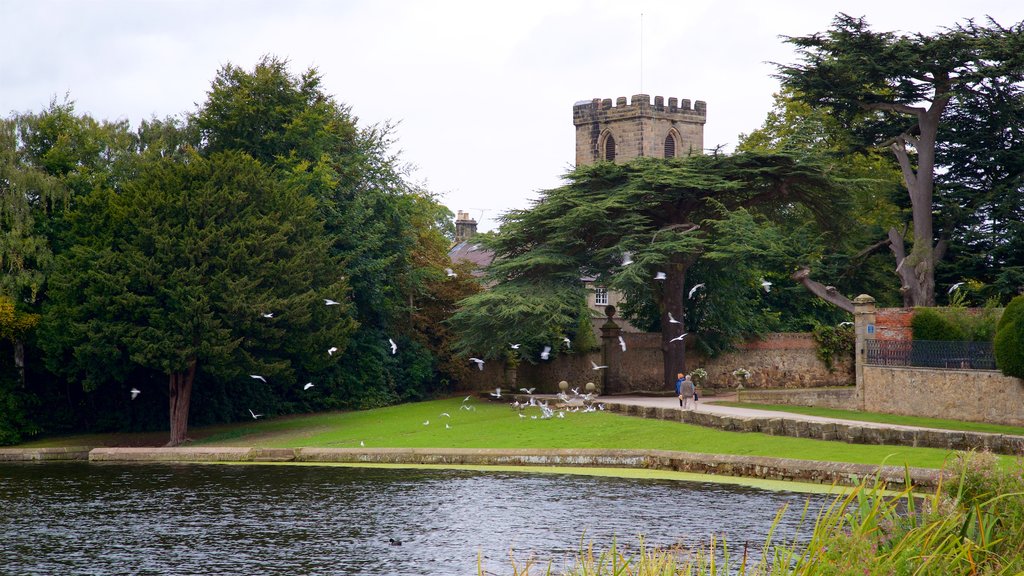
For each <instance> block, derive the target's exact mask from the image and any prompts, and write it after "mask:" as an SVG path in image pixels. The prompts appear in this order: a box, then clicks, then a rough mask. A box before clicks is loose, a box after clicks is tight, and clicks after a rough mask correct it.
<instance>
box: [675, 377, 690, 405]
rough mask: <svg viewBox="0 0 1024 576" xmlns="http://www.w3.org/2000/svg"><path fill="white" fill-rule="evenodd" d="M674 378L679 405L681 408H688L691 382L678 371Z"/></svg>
mask: <svg viewBox="0 0 1024 576" xmlns="http://www.w3.org/2000/svg"><path fill="white" fill-rule="evenodd" d="M678 376H679V379H678V380H676V396H678V397H679V407H680V408H682V409H683V410H689V409H690V400H691V399H692V398H693V382H691V381H690V379H689V378H687V377H686V374H683V373H682V372H680V373H679V375H678Z"/></svg>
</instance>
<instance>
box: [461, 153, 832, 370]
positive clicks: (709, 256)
mask: <svg viewBox="0 0 1024 576" xmlns="http://www.w3.org/2000/svg"><path fill="white" fill-rule="evenodd" d="M567 180H568V183H567V184H566V185H565V186H562V187H561V188H556V189H554V190H549V191H547V192H545V193H544V195H543V196H542V197H541V199H540V200H538V201H537V202H536V203H535V204H534V206H533V207H532V208H530V209H527V210H515V211H511V212H509V213H508V214H506V215H505V216H504V218H503V222H502V227H501V230H500V232H499V233H498V234H496V235H495V236H494V238H493V239H492V240H491V241H490V242H489V246H490V247H491V248H493V249H494V251H495V262H494V263H493V264H492V265H491V266H490V267H489V269H488V280H489V281H490V282H491V283H493V284H494V286H493V287H492V288H490V289H489V290H488V291H486V292H484V293H482V294H480V295H478V296H475V297H472V298H470V299H468V300H466V301H465V302H464V309H463V310H462V311H461V312H460V313H459V314H458V315H456V317H455V318H453V322H454V323H457V325H459V326H460V327H466V328H465V331H464V332H463V337H462V344H461V346H462V349H464V350H469V349H471V348H472V347H474V346H476V347H477V348H476V349H477V350H481V349H482V350H483V351H485V352H488V353H490V354H496V353H497V351H498V350H499V349H500V348H501V347H502V346H507V343H508V342H509V341H517V340H510V337H513V336H519V335H522V337H523V339H525V338H530V339H531V340H530V341H531V342H533V343H534V344H533V346H534V347H537V346H541V345H542V344H543V343H544V342H548V343H553V344H555V345H557V344H559V343H560V342H561V337H560V336H561V335H564V334H566V333H568V332H569V331H570V330H572V329H573V328H574V327H575V325H576V323H575V321H576V318H577V314H576V312H577V310H578V303H579V301H580V299H581V298H582V297H583V286H582V283H581V282H580V277H581V276H593V277H595V278H597V282H598V283H600V284H604V285H607V286H609V287H611V288H613V289H618V290H621V291H623V292H624V293H626V296H627V299H631V300H634V301H639V300H640V299H641V298H644V297H646V298H647V299H648V300H649V301H650V302H651V305H650V306H649V307H647V310H650V311H654V310H656V311H657V312H656V316H657V324H658V325H659V326H660V327H661V329H662V350H663V352H664V362H665V374H666V386H668V385H670V384H671V381H672V380H673V378H672V375H674V374H675V373H676V372H678V371H680V369H682V368H683V367H684V366H685V351H684V347H683V346H682V345H680V341H678V340H673V339H674V338H676V337H677V336H678V335H679V334H680V333H682V332H683V331H684V330H685V329H686V328H685V327H686V326H687V325H686V324H676V323H673V322H671V320H670V315H671V318H674V319H677V320H680V321H683V322H685V318H686V314H685V310H684V306H685V305H686V302H687V300H688V299H687V292H688V291H687V288H689V287H690V284H689V283H688V282H687V280H688V273H689V272H690V271H691V269H692V268H693V266H694V265H695V264H696V263H698V262H702V261H703V262H705V263H706V264H707V265H708V266H717V270H720V271H721V272H722V273H721V274H719V275H715V274H708V276H705V277H702V280H703V281H706V282H707V283H708V290H709V292H710V291H712V290H714V286H715V285H716V284H717V285H718V286H721V287H722V288H723V291H725V290H727V288H726V287H727V286H729V284H730V282H734V281H736V279H738V283H739V285H734V286H733V288H732V290H735V291H742V290H745V291H746V293H748V294H750V295H751V298H752V299H751V300H747V302H754V303H756V302H757V300H756V295H757V294H758V293H759V291H761V292H760V293H765V292H764V291H763V290H762V288H761V285H760V277H759V274H760V271H761V269H762V268H761V267H759V266H757V265H752V264H751V263H750V262H751V260H748V259H747V257H748V256H750V257H755V256H757V257H761V258H763V259H765V258H766V257H768V256H769V255H770V258H767V259H768V260H770V259H771V258H776V257H781V258H785V257H784V256H779V255H780V254H784V253H785V252H786V250H787V249H788V247H786V246H781V245H779V244H778V240H779V236H777V235H776V234H775V233H774V231H773V230H772V229H771V227H766V226H765V224H766V223H767V222H769V221H770V219H771V218H772V217H776V216H779V215H781V214H785V213H786V212H787V211H788V210H790V209H791V207H792V206H795V205H798V204H800V205H804V206H806V207H807V208H808V209H809V210H810V212H809V214H813V215H815V216H818V217H824V216H825V214H826V212H828V213H829V215H830V216H834V215H835V214H836V213H837V212H838V211H840V210H841V208H842V201H841V195H838V194H837V191H838V190H839V188H838V186H837V183H836V182H835V181H834V180H832V179H831V178H830V177H829V176H828V174H827V173H826V171H825V169H824V167H823V166H822V165H820V164H818V163H816V162H814V161H812V160H810V159H809V158H800V157H797V156H795V155H791V154H765V153H757V152H747V153H740V154H736V155H732V156H719V155H715V156H693V157H688V158H684V159H671V160H660V159H652V158H641V159H638V160H635V161H633V162H630V163H628V164H612V163H598V164H595V165H593V166H582V167H578V168H577V169H576V170H575V171H573V172H571V173H570V174H569V175H568V176H567ZM625 256H628V259H626V261H629V262H630V263H628V264H624V257H625ZM658 272H663V273H664V279H657V276H658V275H657V273H658ZM710 301H717V302H719V307H718V309H717V310H718V313H720V314H722V315H723V316H722V317H728V318H729V319H730V320H735V321H736V322H742V321H743V319H744V318H747V319H750V318H755V317H756V315H752V314H749V312H750V311H751V310H750V308H744V309H743V310H742V311H741V313H733V312H737V310H736V309H733V310H732V311H730V310H729V308H728V306H727V303H728V302H730V301H731V300H730V299H729V296H728V295H725V296H723V297H722V299H721V300H718V297H717V296H716V297H715V298H713V299H709V302H710ZM641 307H642V306H641ZM729 324H730V323H729V322H723V323H721V324H719V325H717V326H716V327H715V329H716V330H717V329H721V330H729V329H730V328H729ZM709 328H710V326H709ZM752 331H756V328H753V329H752ZM708 332H711V330H708ZM730 336H731V335H730ZM724 339H728V337H726V338H724ZM519 341H522V340H519ZM555 348H556V349H557V346H555Z"/></svg>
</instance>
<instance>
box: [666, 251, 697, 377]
mask: <svg viewBox="0 0 1024 576" xmlns="http://www.w3.org/2000/svg"><path fill="white" fill-rule="evenodd" d="M691 263H692V260H691V259H687V258H682V257H673V258H672V260H671V262H670V264H669V269H668V270H667V271H666V273H665V285H664V286H663V291H662V294H661V352H662V358H663V361H664V371H665V374H664V381H665V387H666V388H667V389H669V390H673V389H674V387H675V382H676V374H677V373H679V372H684V373H685V372H686V338H689V336H687V337H686V338H684V339H682V340H675V341H673V339H674V338H677V337H679V335H680V334H682V333H684V332H686V326H685V324H684V323H683V322H684V319H685V316H686V301H685V300H684V299H683V293H684V289H685V287H686V270H687V269H688V268H689V267H690V264H691ZM670 313H671V314H672V316H673V317H674V318H675V319H676V320H678V321H679V322H680V323H679V324H675V323H672V322H671V321H670V320H669V314H670Z"/></svg>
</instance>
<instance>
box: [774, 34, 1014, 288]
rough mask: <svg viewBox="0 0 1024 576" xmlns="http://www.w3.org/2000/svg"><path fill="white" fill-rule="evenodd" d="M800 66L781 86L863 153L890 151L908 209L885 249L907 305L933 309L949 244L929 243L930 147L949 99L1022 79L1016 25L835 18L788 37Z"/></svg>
mask: <svg viewBox="0 0 1024 576" xmlns="http://www.w3.org/2000/svg"><path fill="white" fill-rule="evenodd" d="M786 41H787V42H789V43H790V44H793V45H794V46H795V47H796V49H797V54H798V55H799V57H800V59H801V61H800V62H799V63H797V64H794V65H779V74H778V77H779V79H780V80H781V81H782V83H783V86H784V87H785V88H786V89H787V90H790V91H791V92H792V93H793V94H794V95H796V96H797V97H798V98H800V99H802V100H803V101H804V102H807V103H809V104H811V105H812V106H816V107H822V108H825V109H827V110H828V111H829V112H830V113H832V114H834V116H835V117H836V118H837V119H839V120H840V121H842V122H844V123H845V124H846V125H847V126H848V127H849V128H850V130H851V132H852V133H853V134H856V135H857V136H858V137H859V139H860V144H861V145H862V146H864V147H870V146H878V147H881V148H888V149H889V150H890V151H891V152H892V153H893V154H894V155H895V158H896V160H897V161H898V163H899V166H900V170H901V172H902V174H903V180H904V183H905V185H906V188H907V193H908V195H909V198H910V203H911V222H910V224H911V226H910V228H911V229H912V235H913V240H912V244H911V248H910V250H909V251H908V250H907V246H906V242H905V239H904V234H905V233H906V230H903V231H901V230H899V229H897V228H896V227H893V228H891V229H890V230H889V232H888V235H887V242H886V244H887V245H888V246H889V248H890V250H891V251H892V253H893V255H894V256H895V261H896V265H895V270H896V274H897V276H899V278H900V281H901V291H902V293H903V298H904V303H905V304H906V305H908V306H934V305H935V268H936V264H937V263H938V262H939V261H941V260H942V258H943V255H944V254H945V250H946V244H947V239H945V238H936V234H935V230H934V226H933V212H932V211H933V204H932V201H933V195H934V186H935V173H936V144H937V139H938V137H939V136H940V125H941V123H942V122H943V120H944V118H945V114H946V111H947V109H948V107H949V106H950V105H951V103H956V102H958V101H961V102H962V101H967V100H971V99H973V98H975V97H976V94H977V91H978V88H979V87H980V86H982V85H983V84H984V83H986V82H990V81H992V80H993V79H997V80H998V81H999V82H1001V83H1009V84H1013V83H1019V82H1021V81H1022V80H1024V56H1022V55H1024V23H1019V24H1015V25H1013V26H1012V27H1010V28H1004V27H1002V26H1000V25H999V24H997V23H996V22H995V21H994V20H991V19H990V20H989V26H981V25H979V24H977V23H975V22H974V21H973V20H968V21H967V22H966V23H964V24H957V25H955V26H953V27H951V28H947V29H944V30H942V31H941V32H938V33H936V34H933V35H931V36H928V35H924V34H915V35H900V34H896V33H894V32H874V31H872V30H871V29H870V28H869V27H868V24H867V23H866V22H865V20H864V18H854V17H852V16H848V15H846V14H839V15H838V16H836V18H835V19H834V21H833V26H832V28H831V29H830V30H829V31H828V32H826V33H816V34H812V35H810V36H800V37H787V38H786Z"/></svg>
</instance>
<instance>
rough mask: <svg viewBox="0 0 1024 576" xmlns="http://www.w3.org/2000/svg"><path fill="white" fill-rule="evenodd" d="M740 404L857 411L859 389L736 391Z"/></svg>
mask: <svg viewBox="0 0 1024 576" xmlns="http://www.w3.org/2000/svg"><path fill="white" fill-rule="evenodd" d="M736 398H737V400H738V401H740V402H752V403H755V404H782V405H785V406H820V407H822V408H835V409H837V410H857V409H858V408H859V406H858V405H857V387H856V386H846V387H843V388H809V389H801V390H750V389H742V390H737V391H736Z"/></svg>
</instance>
